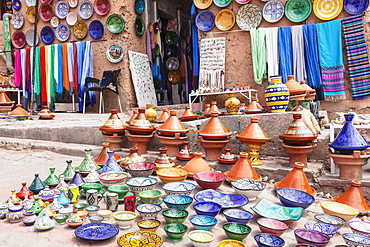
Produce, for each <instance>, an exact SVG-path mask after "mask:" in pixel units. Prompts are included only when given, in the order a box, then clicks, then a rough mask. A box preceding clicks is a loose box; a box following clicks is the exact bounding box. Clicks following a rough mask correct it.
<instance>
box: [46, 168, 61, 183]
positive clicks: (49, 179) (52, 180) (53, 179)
mask: <svg viewBox="0 0 370 247" xmlns="http://www.w3.org/2000/svg"><path fill="white" fill-rule="evenodd" d="M49 169H50V174H49V176H48V177H47V178H46V179H45V181H44V185H45V186H46V185H48V186H49V187H50V188H54V187H55V186H57V185H58V184H59V183H60V179H59V178H58V176H57V175H55V168H49Z"/></svg>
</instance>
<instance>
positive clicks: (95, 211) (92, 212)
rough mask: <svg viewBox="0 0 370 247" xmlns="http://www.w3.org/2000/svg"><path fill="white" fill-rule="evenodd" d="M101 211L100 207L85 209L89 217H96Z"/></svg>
mask: <svg viewBox="0 0 370 247" xmlns="http://www.w3.org/2000/svg"><path fill="white" fill-rule="evenodd" d="M99 209H100V207H99V206H98V205H88V206H86V208H85V210H86V211H87V212H88V213H89V216H93V215H96V213H97V212H98V211H99Z"/></svg>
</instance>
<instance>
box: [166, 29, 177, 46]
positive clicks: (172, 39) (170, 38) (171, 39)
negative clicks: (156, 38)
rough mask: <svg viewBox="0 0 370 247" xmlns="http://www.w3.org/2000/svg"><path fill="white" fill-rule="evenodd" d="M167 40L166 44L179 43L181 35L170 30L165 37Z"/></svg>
mask: <svg viewBox="0 0 370 247" xmlns="http://www.w3.org/2000/svg"><path fill="white" fill-rule="evenodd" d="M164 39H165V40H166V44H169V45H170V44H174V45H175V44H177V43H178V42H179V36H178V35H177V33H176V32H174V31H168V32H167V33H166V36H165V38H164Z"/></svg>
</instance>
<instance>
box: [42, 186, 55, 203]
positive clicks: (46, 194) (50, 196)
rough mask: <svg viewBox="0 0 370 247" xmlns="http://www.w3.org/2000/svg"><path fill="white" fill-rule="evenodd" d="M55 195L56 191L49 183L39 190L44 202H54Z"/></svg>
mask: <svg viewBox="0 0 370 247" xmlns="http://www.w3.org/2000/svg"><path fill="white" fill-rule="evenodd" d="M54 195H55V193H54V191H53V190H52V189H50V188H49V186H48V185H46V186H45V188H44V189H43V190H41V191H40V192H39V197H41V200H42V201H43V202H52V201H53V200H54Z"/></svg>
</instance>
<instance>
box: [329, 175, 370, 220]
mask: <svg viewBox="0 0 370 247" xmlns="http://www.w3.org/2000/svg"><path fill="white" fill-rule="evenodd" d="M360 187H361V182H360V181H352V182H351V187H349V189H348V190H346V191H345V192H344V193H343V194H342V195H341V196H335V197H333V201H335V202H340V203H343V204H346V205H348V206H351V207H354V208H357V209H358V210H359V211H360V213H362V214H368V213H369V212H370V206H369V204H367V202H366V200H365V198H364V195H363V194H362V192H361V188H360Z"/></svg>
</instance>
